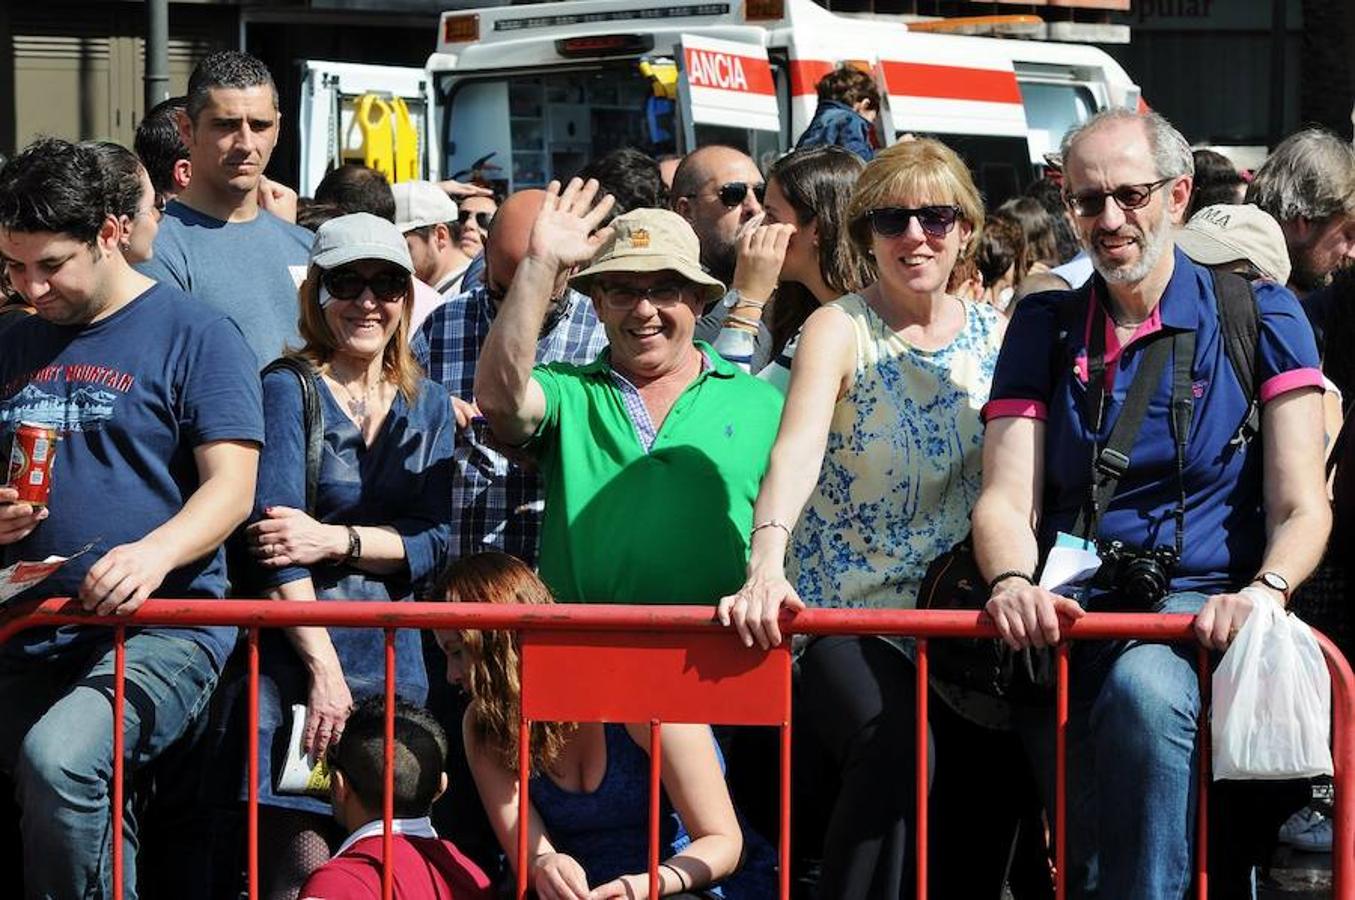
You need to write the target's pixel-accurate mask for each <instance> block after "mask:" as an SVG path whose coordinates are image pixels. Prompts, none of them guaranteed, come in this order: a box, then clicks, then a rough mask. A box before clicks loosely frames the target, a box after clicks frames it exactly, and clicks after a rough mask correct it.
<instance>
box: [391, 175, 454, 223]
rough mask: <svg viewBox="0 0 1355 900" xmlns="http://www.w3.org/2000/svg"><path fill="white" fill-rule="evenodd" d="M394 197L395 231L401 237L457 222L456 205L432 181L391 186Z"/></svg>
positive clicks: (406, 182)
mask: <svg viewBox="0 0 1355 900" xmlns="http://www.w3.org/2000/svg"><path fill="white" fill-rule="evenodd" d="M391 194H393V195H394V196H395V227H396V228H398V229H400V233H401V234H404V233H405V232H406V231H413V230H414V229H415V228H427V227H428V226H429V225H436V224H438V223H439V222H442V223H444V224H454V223H455V222H456V204H455V203H453V202H452V198H451V197H448V196H447V192H446V191H444V190H443V189H442V188H440V187H438V186H437V185H436V184H434V183H433V182H431V181H402V182H400V183H399V184H393V185H391Z"/></svg>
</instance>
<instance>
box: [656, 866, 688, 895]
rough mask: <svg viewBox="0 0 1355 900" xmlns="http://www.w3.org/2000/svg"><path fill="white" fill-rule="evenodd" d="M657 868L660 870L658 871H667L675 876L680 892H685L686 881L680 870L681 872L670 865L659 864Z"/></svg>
mask: <svg viewBox="0 0 1355 900" xmlns="http://www.w3.org/2000/svg"><path fill="white" fill-rule="evenodd" d="M659 868H660V869H667V870H668V871H670V872H672V873H673V874H674V875H676V876H677V880H678V887H680V888H682V890H684V891H685V890H687V887H688V885H687V879H686V877H685V876H684V875H683V874H682V870H681V869H679V868H678V867H677V866H675V865H672V864H671V863H659Z"/></svg>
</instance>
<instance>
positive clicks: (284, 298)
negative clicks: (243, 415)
mask: <svg viewBox="0 0 1355 900" xmlns="http://www.w3.org/2000/svg"><path fill="white" fill-rule="evenodd" d="M279 127H281V121H280V117H279V115H278V100H277V89H276V88H275V87H274V85H273V76H272V75H270V74H269V72H268V68H267V67H266V66H264V64H263V63H261V62H260V61H259V60H257V59H255V58H254V57H252V56H250V55H249V54H247V53H240V52H238V51H234V50H227V51H222V52H220V53H213V54H212V55H211V56H208V57H207V58H206V59H204V60H203V61H202V62H200V63H198V66H197V68H196V69H194V70H193V74H192V76H190V78H189V79H188V98H187V101H186V106H185V109H184V111H183V114H182V115H181V117H180V120H179V134H180V136H181V137H182V139H183V142H184V144H185V145H186V146H187V147H188V150H189V154H190V157H191V160H192V167H193V177H192V179H191V180H190V181H189V183H188V187H187V188H186V189H185V190H184V191H183V193H181V194H180V195H179V196H178V198H177V199H176V200H175V201H174V202H173V203H170V204H169V206H168V207H166V209H165V218H164V221H163V222H161V224H160V233H159V235H158V236H157V237H156V239H155V256H154V258H152V259H151V260H150V261H148V262H146V263H143V264H141V265H140V266H139V268H140V270H141V271H142V272H143V273H145V274H146V275H149V276H150V277H152V278H155V279H156V280H158V281H163V282H166V283H168V284H172V285H174V286H176V287H178V288H180V289H181V290H183V291H186V292H187V293H189V294H191V295H192V297H193V299H195V300H197V301H199V302H201V303H203V304H206V305H207V306H208V307H210V308H212V309H214V310H217V311H219V312H223V313H225V314H226V315H228V316H230V317H231V318H232V319H234V320H235V323H236V324H237V325H239V326H240V330H241V331H242V332H244V335H245V340H246V341H247V342H248V343H249V346H250V348H251V349H252V350H253V351H254V356H255V359H256V360H257V362H258V365H259V367H260V368H262V367H263V366H264V365H266V364H267V363H268V362H269V361H270V360H272V359H275V358H276V357H277V356H279V355H280V354H281V353H282V351H283V349H284V347H286V346H287V345H289V344H290V345H292V346H297V345H299V344H300V335H299V333H298V332H297V305H296V291H297V286H298V285H299V284H300V283H301V280H302V279H303V278H305V276H306V258H307V254H308V253H309V252H310V245H311V233H310V232H308V231H306V229H304V228H301V227H298V226H296V225H294V224H292V223H291V222H287V221H283V220H282V219H281V218H279V217H278V216H276V215H274V214H273V213H271V212H269V211H268V204H269V203H271V202H273V201H272V200H271V199H270V198H272V197H274V196H275V192H274V187H275V186H273V185H271V183H269V182H268V180H267V179H266V178H264V174H263V172H264V168H265V167H266V166H267V165H268V160H269V158H270V157H271V156H272V154H273V147H274V146H275V144H276V143H277V138H278V129H279ZM294 216H295V212H294V211H293V217H294Z"/></svg>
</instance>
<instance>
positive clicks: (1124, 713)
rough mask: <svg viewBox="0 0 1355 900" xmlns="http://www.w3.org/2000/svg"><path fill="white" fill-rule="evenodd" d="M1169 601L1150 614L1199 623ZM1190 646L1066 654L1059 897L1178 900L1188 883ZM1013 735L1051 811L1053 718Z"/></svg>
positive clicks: (1046, 714)
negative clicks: (1064, 835)
mask: <svg viewBox="0 0 1355 900" xmlns="http://www.w3.org/2000/svg"><path fill="white" fill-rule="evenodd" d="M1205 599H1206V598H1205V596H1204V595H1203V594H1199V593H1180V594H1171V595H1168V596H1167V597H1165V598H1164V599H1163V601H1162V603H1161V604H1160V605H1159V606H1158V607H1157V608H1156V609H1155V610H1154V612H1163V613H1190V614H1194V613H1196V612H1199V610H1200V608H1201V607H1203V606H1204V602H1205ZM1196 652H1197V651H1196V647H1195V645H1194V644H1189V643H1186V644H1155V643H1146V642H1143V641H1107V642H1096V643H1085V644H1083V643H1079V644H1074V645H1073V648H1072V653H1071V658H1070V675H1069V710H1068V713H1069V715H1068V795H1067V796H1068V831H1069V833H1068V845H1067V852H1068V869H1069V871H1068V878H1069V888H1070V890H1069V896H1070V897H1075V898H1096V900H1181V898H1182V897H1184V896H1185V893H1186V890H1187V889H1188V887H1189V886H1190V884H1191V879H1192V876H1193V867H1192V865H1191V860H1192V858H1193V851H1194V845H1195V802H1196V772H1197V768H1196V767H1197V765H1198V763H1199V759H1198V748H1197V745H1196V736H1197V732H1198V730H1199V720H1200V683H1199V677H1198V675H1197V672H1196ZM1020 730H1021V733H1022V737H1023V739H1024V740H1025V741H1026V742H1027V745H1028V746H1030V747H1032V751H1033V752H1032V756H1033V757H1035V758H1036V759H1040V760H1042V762H1043V764H1042V765H1040V766H1039V767H1038V770H1039V771H1038V775H1039V776H1040V782H1041V787H1042V789H1043V792H1044V794H1045V798H1046V799H1045V802H1046V808H1047V809H1049V810H1050V814H1051V818H1052V815H1053V809H1054V728H1053V716H1052V712H1050V711H1048V710H1040V711H1038V712H1033V713H1031V714H1030V715H1028V716H1026V717H1024V718H1023V720H1022V721H1021V723H1020Z"/></svg>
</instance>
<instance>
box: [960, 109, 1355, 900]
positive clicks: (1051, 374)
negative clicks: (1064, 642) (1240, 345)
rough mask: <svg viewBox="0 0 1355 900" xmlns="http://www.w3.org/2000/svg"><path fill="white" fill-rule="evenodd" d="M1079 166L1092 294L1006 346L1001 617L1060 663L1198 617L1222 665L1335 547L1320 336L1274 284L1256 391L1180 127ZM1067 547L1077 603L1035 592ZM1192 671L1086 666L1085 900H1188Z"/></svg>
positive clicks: (1080, 663)
mask: <svg viewBox="0 0 1355 900" xmlns="http://www.w3.org/2000/svg"><path fill="white" fill-rule="evenodd" d="M1063 163H1064V176H1065V190H1066V194H1067V198H1068V204H1069V207H1070V209H1071V211H1072V212H1073V215H1074V219H1075V221H1076V224H1077V228H1078V232H1079V236H1080V239H1081V241H1082V243H1083V246H1084V247H1085V248H1086V249H1087V251H1088V253H1089V255H1090V256H1091V259H1092V263H1093V265H1094V266H1095V268H1096V275H1095V276H1094V277H1093V279H1092V282H1091V284H1090V287H1089V288H1086V289H1084V290H1082V291H1079V292H1051V293H1045V294H1039V295H1035V296H1032V297H1028V298H1026V299H1025V300H1023V301H1021V303H1020V305H1018V306H1017V308H1016V313H1015V314H1014V316H1013V318H1012V322H1011V325H1010V326H1009V327H1008V331H1007V338H1006V341H1005V342H1004V344H1003V346H1002V353H1001V355H1000V357H999V359H998V363H997V369H996V371H995V373H994V375H993V385H992V391H991V393H990V399H989V401H988V404H987V406H986V407H985V409H984V418H985V420H986V421H987V432H986V436H985V439H984V448H983V488H982V491H981V493H980V495H979V499H978V503H977V505H976V506H975V508H974V513H973V529H974V552H975V555H976V557H977V561H978V564H979V567H980V569H981V571H982V573H983V576H984V577H985V578H987V579H990V581H989V585H988V588H989V592H990V597H989V600H988V602H987V606H986V610H987V612H988V615H989V616H990V617H991V618H992V620H993V623H994V625H995V626H996V627H997V630H998V632H999V634H1000V635H1001V636H1002V638H1003V639H1004V640H1005V641H1006V642H1007V643H1008V644H1009V645H1011V646H1012V647H1014V648H1017V649H1024V648H1027V647H1032V646H1033V647H1045V646H1048V645H1052V644H1055V643H1057V642H1058V641H1059V640H1060V637H1061V633H1062V632H1061V628H1062V627H1063V625H1064V624H1066V623H1067V622H1069V621H1070V620H1073V619H1077V618H1080V617H1081V616H1082V615H1083V610H1084V608H1085V609H1090V610H1093V611H1098V612H1100V611H1126V612H1172V613H1189V614H1191V615H1193V616H1194V621H1195V628H1194V631H1195V635H1196V637H1197V639H1198V640H1199V642H1200V643H1201V644H1202V645H1203V646H1204V647H1206V648H1209V649H1212V650H1217V651H1223V650H1225V649H1226V648H1227V647H1228V645H1229V643H1230V642H1231V641H1232V639H1233V637H1234V636H1235V635H1236V634H1237V632H1238V630H1239V629H1240V628H1241V627H1242V625H1243V623H1244V622H1245V621H1246V620H1247V617H1248V615H1249V614H1250V613H1251V611H1252V609H1253V608H1254V607H1255V606H1256V605H1257V604H1277V605H1279V606H1284V605H1285V604H1287V603H1288V601H1289V594H1290V591H1291V589H1292V587H1293V586H1296V585H1298V584H1299V583H1300V582H1301V581H1303V579H1305V578H1307V577H1308V574H1309V573H1310V572H1311V571H1312V570H1313V567H1314V566H1315V565H1316V563H1317V561H1318V558H1319V557H1320V556H1321V554H1322V548H1323V546H1324V545H1325V543H1326V538H1327V533H1328V531H1329V530H1330V527H1331V511H1330V508H1329V505H1328V502H1327V494H1326V489H1325V486H1324V484H1323V473H1322V443H1323V440H1322V410H1321V399H1322V398H1321V394H1322V374H1321V372H1319V371H1318V370H1317V352H1316V348H1315V347H1314V346H1313V339H1312V332H1311V331H1310V329H1309V328H1308V325H1307V323H1306V322H1304V321H1303V314H1302V312H1301V310H1300V309H1299V306H1298V303H1297V302H1296V301H1295V299H1294V297H1293V295H1292V294H1290V293H1289V292H1288V291H1287V290H1285V289H1284V288H1282V287H1280V286H1278V285H1275V284H1271V283H1265V282H1258V283H1257V284H1255V285H1254V290H1255V302H1256V305H1257V314H1258V316H1259V328H1258V331H1259V336H1258V337H1256V338H1255V339H1254V340H1255V341H1256V345H1255V357H1254V365H1255V369H1256V374H1255V384H1254V385H1252V384H1245V383H1243V382H1242V381H1241V380H1240V377H1239V375H1238V373H1237V371H1236V370H1235V368H1234V365H1233V361H1232V359H1231V358H1230V356H1229V353H1228V351H1227V350H1226V349H1225V345H1226V344H1227V343H1228V340H1227V337H1228V334H1227V328H1228V324H1227V321H1226V320H1225V318H1224V317H1223V316H1222V315H1221V314H1220V312H1219V304H1218V301H1217V298H1216V296H1215V282H1214V280H1213V278H1212V277H1211V276H1210V274H1209V272H1208V271H1207V270H1205V269H1203V268H1201V267H1199V266H1197V265H1195V264H1194V263H1192V262H1191V261H1190V259H1188V258H1187V257H1186V255H1185V254H1184V253H1182V252H1181V251H1180V250H1178V249H1177V248H1176V247H1175V246H1174V241H1173V234H1174V230H1173V227H1172V222H1173V219H1174V218H1176V217H1178V216H1180V215H1181V214H1182V212H1183V211H1184V210H1185V208H1186V204H1187V203H1188V202H1189V199H1190V192H1191V172H1192V168H1193V161H1192V158H1191V154H1190V147H1189V145H1188V144H1187V143H1186V141H1185V139H1184V138H1183V137H1181V135H1180V133H1179V132H1177V131H1176V129H1175V128H1173V127H1172V126H1171V125H1170V123H1168V122H1167V121H1166V120H1165V119H1163V118H1162V117H1161V116H1159V115H1157V114H1156V113H1147V114H1142V115H1140V114H1138V113H1135V112H1132V111H1130V110H1124V109H1114V110H1108V111H1104V112H1101V113H1099V114H1097V115H1096V116H1093V117H1092V118H1091V119H1089V120H1088V121H1087V122H1086V123H1084V124H1082V125H1081V126H1079V127H1078V128H1076V129H1074V130H1072V131H1071V132H1069V134H1068V135H1067V136H1066V137H1065V138H1064V146H1063ZM1139 391H1145V392H1146V398H1145V399H1146V400H1147V404H1146V408H1145V413H1144V416H1143V418H1142V419H1141V420H1140V422H1139V424H1138V425H1137V426H1134V425H1133V424H1132V423H1133V418H1132V417H1131V418H1126V417H1128V416H1130V413H1129V412H1128V410H1130V409H1131V408H1132V407H1133V405H1132V404H1131V403H1130V400H1129V396H1128V395H1130V394H1134V393H1137V392H1139ZM1253 392H1254V394H1253ZM1253 402H1255V403H1257V404H1259V407H1260V410H1259V421H1260V434H1259V436H1253V435H1252V434H1251V430H1250V428H1249V427H1248V423H1250V422H1251V420H1252V415H1251V413H1252V410H1253V407H1252V403H1253ZM1122 419H1123V420H1125V421H1126V422H1129V423H1131V424H1130V428H1129V431H1128V433H1126V432H1125V429H1123V428H1120V427H1119V426H1120V423H1121V420H1122ZM1117 431H1118V434H1117ZM1112 436H1114V437H1112ZM1112 444H1113V445H1114V446H1108V445H1112ZM1084 541H1085V542H1089V543H1083V542H1084ZM1070 545H1071V546H1074V547H1079V548H1084V549H1088V550H1091V551H1094V552H1096V553H1099V554H1100V556H1101V565H1100V568H1099V570H1098V571H1097V572H1096V573H1095V575H1094V576H1092V577H1091V579H1090V580H1084V581H1083V582H1079V583H1076V584H1072V585H1068V586H1066V587H1064V588H1062V589H1060V593H1059V594H1054V593H1051V592H1050V591H1049V590H1046V589H1045V588H1043V587H1039V586H1037V583H1036V573H1037V572H1038V571H1039V566H1040V564H1041V562H1042V561H1043V560H1045V559H1046V558H1047V557H1048V555H1050V554H1052V553H1054V552H1057V551H1058V550H1059V548H1068V547H1069V546H1070ZM1064 552H1067V551H1066V550H1065V551H1064ZM1079 564H1080V562H1079ZM1196 658H1197V657H1196V650H1195V648H1191V647H1186V646H1183V645H1173V644H1161V643H1152V642H1117V643H1113V644H1089V643H1079V644H1077V645H1076V646H1075V647H1074V649H1073V656H1072V666H1073V674H1072V680H1071V684H1072V688H1071V690H1072V694H1071V695H1070V699H1071V705H1070V706H1071V708H1070V717H1069V740H1070V743H1069V754H1068V758H1069V760H1071V761H1072V762H1071V765H1070V772H1069V787H1068V796H1069V798H1070V803H1069V828H1068V835H1067V840H1068V850H1069V865H1068V871H1067V872H1065V873H1061V875H1062V877H1066V878H1068V879H1069V881H1068V883H1069V885H1071V888H1072V890H1071V891H1070V896H1073V897H1081V896H1088V893H1087V892H1088V891H1091V890H1093V889H1095V887H1096V886H1098V885H1099V894H1096V895H1095V896H1100V897H1107V898H1124V897H1154V898H1157V897H1162V898H1166V897H1181V896H1183V894H1184V892H1185V890H1186V887H1187V885H1188V884H1189V883H1190V880H1191V874H1192V871H1193V869H1192V862H1191V856H1192V852H1193V837H1194V829H1193V828H1192V826H1191V823H1192V821H1193V813H1192V810H1193V809H1194V804H1195V802H1196V797H1195V789H1196V784H1197V778H1196V773H1195V768H1196V766H1197V765H1198V764H1199V760H1198V759H1197V758H1196V747H1197V744H1196V737H1197V725H1198V723H1199V721H1200V704H1201V698H1200V686H1199V677H1198V674H1197V671H1196ZM1048 733H1049V732H1048V731H1046V730H1044V729H1040V731H1039V735H1046V736H1047V735H1048ZM1039 735H1032V736H1033V737H1034V738H1035V739H1039ZM1047 749H1049V750H1051V751H1052V748H1047ZM1045 762H1046V765H1045V766H1044V767H1043V771H1044V772H1045V773H1046V774H1050V775H1052V771H1053V765H1052V753H1049V754H1047V756H1046V759H1045ZM1049 794H1051V795H1052V789H1051V790H1049ZM1211 858H1212V854H1211Z"/></svg>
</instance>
